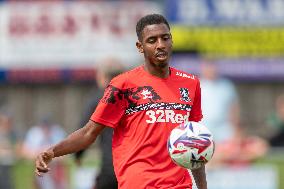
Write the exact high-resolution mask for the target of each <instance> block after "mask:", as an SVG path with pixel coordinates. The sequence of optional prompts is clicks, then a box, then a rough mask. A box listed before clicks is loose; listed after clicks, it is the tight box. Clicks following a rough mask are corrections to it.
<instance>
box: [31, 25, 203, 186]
mask: <svg viewBox="0 0 284 189" xmlns="http://www.w3.org/2000/svg"><path fill="white" fill-rule="evenodd" d="M172 44H173V41H172V35H171V33H170V30H169V28H168V27H167V25H165V24H154V25H148V26H146V27H145V28H144V29H143V31H142V38H141V40H139V41H137V42H136V46H137V48H138V51H139V52H140V53H143V54H144V58H145V64H144V69H145V70H146V71H147V72H148V73H150V74H152V75H154V76H156V77H159V78H167V77H168V76H169V74H170V71H169V60H170V56H171V53H172ZM104 128H105V126H104V125H101V124H98V123H95V122H93V121H89V122H88V123H87V124H86V126H84V127H83V128H81V129H79V130H77V131H75V132H74V133H72V134H71V135H69V136H68V137H67V138H66V139H64V140H63V141H61V142H60V143H58V144H56V145H54V146H52V147H51V148H49V149H48V150H47V151H45V152H42V153H40V154H39V155H38V156H37V158H36V163H35V164H36V170H35V173H36V174H37V175H38V176H42V173H46V172H48V171H49V170H50V169H49V168H48V163H50V162H51V161H52V159H53V158H55V157H59V156H63V155H66V154H71V153H75V152H77V151H80V150H83V149H86V148H87V147H89V146H90V145H91V144H92V143H93V142H94V141H95V140H96V138H97V136H98V135H99V134H100V133H101V131H102V130H103V129H104ZM192 174H193V176H194V179H195V182H196V184H197V186H198V188H199V189H207V183H206V175H205V168H204V166H202V167H201V168H199V169H196V170H193V171H192Z"/></svg>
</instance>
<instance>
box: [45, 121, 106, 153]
mask: <svg viewBox="0 0 284 189" xmlns="http://www.w3.org/2000/svg"><path fill="white" fill-rule="evenodd" d="M93 124H95V123H88V124H87V125H86V126H85V127H83V128H81V129H79V130H77V131H75V132H73V133H72V134H70V135H69V136H68V137H67V138H65V139H64V140H63V141H61V142H60V143H58V144H56V145H54V146H52V147H51V148H49V149H48V151H52V152H53V157H59V156H63V155H66V154H71V153H75V152H78V151H80V150H83V149H86V148H87V147H88V146H90V145H91V144H92V143H93V142H94V141H95V140H96V138H97V135H98V134H99V133H100V132H101V130H102V129H103V127H102V126H100V125H93Z"/></svg>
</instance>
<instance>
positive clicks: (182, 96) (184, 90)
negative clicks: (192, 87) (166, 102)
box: [179, 88, 191, 102]
mask: <svg viewBox="0 0 284 189" xmlns="http://www.w3.org/2000/svg"><path fill="white" fill-rule="evenodd" d="M179 92H180V100H181V101H185V102H190V101H191V99H190V98H189V92H188V89H187V88H179Z"/></svg>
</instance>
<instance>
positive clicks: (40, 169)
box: [36, 167, 49, 173]
mask: <svg viewBox="0 0 284 189" xmlns="http://www.w3.org/2000/svg"><path fill="white" fill-rule="evenodd" d="M36 170H37V171H38V172H41V173H47V172H48V171H49V169H47V168H44V167H37V168H36Z"/></svg>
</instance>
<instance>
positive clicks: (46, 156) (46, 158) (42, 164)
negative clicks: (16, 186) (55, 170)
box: [35, 150, 54, 176]
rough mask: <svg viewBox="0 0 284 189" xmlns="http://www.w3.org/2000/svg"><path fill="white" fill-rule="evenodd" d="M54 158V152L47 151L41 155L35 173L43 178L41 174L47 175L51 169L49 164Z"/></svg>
mask: <svg viewBox="0 0 284 189" xmlns="http://www.w3.org/2000/svg"><path fill="white" fill-rule="evenodd" d="M53 157H54V153H53V151H52V150H50V151H45V152H42V153H40V154H39V155H38V156H37V157H36V160H35V166H36V170H35V173H36V174H37V175H38V176H42V174H41V173H47V172H48V171H49V170H50V169H49V168H48V164H49V163H50V162H51V160H52V158H53Z"/></svg>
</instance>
